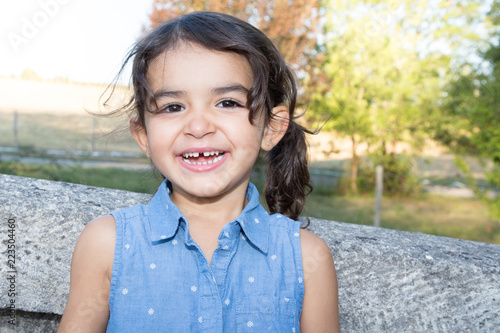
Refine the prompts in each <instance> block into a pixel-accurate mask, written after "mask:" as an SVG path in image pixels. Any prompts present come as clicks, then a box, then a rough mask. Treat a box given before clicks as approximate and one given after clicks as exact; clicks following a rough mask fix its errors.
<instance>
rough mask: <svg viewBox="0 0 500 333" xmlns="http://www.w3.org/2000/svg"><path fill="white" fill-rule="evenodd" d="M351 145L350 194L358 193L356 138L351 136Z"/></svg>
mask: <svg viewBox="0 0 500 333" xmlns="http://www.w3.org/2000/svg"><path fill="white" fill-rule="evenodd" d="M351 143H352V163H351V191H352V193H358V183H357V180H358V163H359V156H358V153H357V142H356V137H355V136H354V135H351Z"/></svg>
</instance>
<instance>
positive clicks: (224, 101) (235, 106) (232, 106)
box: [216, 99, 245, 108]
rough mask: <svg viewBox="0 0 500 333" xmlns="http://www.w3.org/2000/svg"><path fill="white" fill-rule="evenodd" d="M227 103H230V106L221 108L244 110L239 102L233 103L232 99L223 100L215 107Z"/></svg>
mask: <svg viewBox="0 0 500 333" xmlns="http://www.w3.org/2000/svg"><path fill="white" fill-rule="evenodd" d="M227 102H229V103H231V106H225V107H224V106H222V107H223V108H244V107H245V106H244V105H242V104H241V103H240V102H238V101H235V100H234V99H225V100H222V101H220V102H219V103H217V105H216V106H218V105H220V104H222V103H227Z"/></svg>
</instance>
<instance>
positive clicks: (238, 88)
mask: <svg viewBox="0 0 500 333" xmlns="http://www.w3.org/2000/svg"><path fill="white" fill-rule="evenodd" d="M211 92H212V93H213V94H214V95H222V94H225V93H228V92H241V93H244V94H245V95H248V93H249V92H250V90H248V89H247V88H245V87H244V86H243V85H241V84H239V83H236V84H231V85H229V86H225V87H217V88H213V89H211Z"/></svg>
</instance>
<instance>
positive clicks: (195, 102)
mask: <svg viewBox="0 0 500 333" xmlns="http://www.w3.org/2000/svg"><path fill="white" fill-rule="evenodd" d="M252 80H253V76H252V70H251V68H250V65H249V63H248V61H247V60H246V58H245V57H243V56H240V55H238V54H235V53H224V52H214V51H210V50H207V49H205V48H202V47H200V46H197V45H193V44H186V43H184V44H181V45H179V46H178V47H176V48H175V49H173V50H169V51H167V52H165V53H163V54H161V55H160V56H159V57H157V58H156V59H155V60H154V61H153V62H152V63H151V65H150V68H149V70H148V82H149V84H150V86H151V89H152V92H153V94H154V95H155V97H156V100H157V105H158V112H155V113H149V112H147V113H146V117H145V129H144V128H138V127H137V126H131V130H132V134H133V135H134V138H135V139H136V140H137V142H138V143H139V145H140V146H141V148H142V149H143V151H144V152H146V154H148V155H149V157H150V158H151V159H152V161H153V163H154V165H155V166H156V168H157V169H158V170H159V171H160V172H161V173H162V174H163V175H164V176H165V177H166V178H167V179H169V180H170V181H171V183H172V187H173V192H174V194H175V196H177V195H181V196H183V197H184V198H188V199H191V200H195V201H200V199H201V200H203V199H209V200H213V199H217V198H219V197H221V196H224V195H226V194H230V193H237V194H241V193H244V192H245V191H246V187H247V185H248V181H249V179H250V175H251V172H252V167H253V164H254V162H255V160H256V159H257V155H258V153H259V150H260V149H261V148H263V149H266V150H269V149H270V148H271V147H272V145H273V144H275V143H277V142H272V143H271V145H268V141H270V140H271V141H272V139H273V138H274V136H273V135H271V134H270V133H271V132H273V131H268V130H266V128H265V126H264V120H263V117H262V116H260V117H257V118H256V119H255V120H254V123H255V125H252V124H251V123H250V121H249V119H248V113H249V110H248V109H247V108H246V103H247V93H248V90H249V89H250V87H251V85H252ZM285 109H286V108H285ZM132 125H133V124H132ZM148 151H149V152H148ZM235 191H236V192H235ZM243 195H244V194H243ZM172 199H173V198H172Z"/></svg>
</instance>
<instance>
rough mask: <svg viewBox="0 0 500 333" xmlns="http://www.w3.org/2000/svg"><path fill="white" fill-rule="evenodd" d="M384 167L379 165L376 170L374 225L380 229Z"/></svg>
mask: <svg viewBox="0 0 500 333" xmlns="http://www.w3.org/2000/svg"><path fill="white" fill-rule="evenodd" d="M383 178H384V167H383V166H381V165H377V167H376V168H375V217H374V219H373V225H374V226H376V227H380V215H381V213H382V189H383V188H384V181H383Z"/></svg>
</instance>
